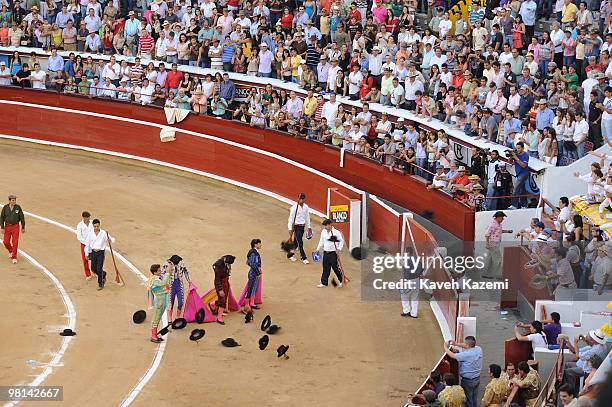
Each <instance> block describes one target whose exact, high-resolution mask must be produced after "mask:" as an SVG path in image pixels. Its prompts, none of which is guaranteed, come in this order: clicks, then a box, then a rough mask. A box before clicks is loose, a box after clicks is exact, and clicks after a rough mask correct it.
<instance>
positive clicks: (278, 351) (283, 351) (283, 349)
mask: <svg viewBox="0 0 612 407" xmlns="http://www.w3.org/2000/svg"><path fill="white" fill-rule="evenodd" d="M288 350H289V346H288V345H281V346H279V347H278V349H276V354H277V357H279V358H280V357H281V356H284V357H285V359H289V356H287V351H288Z"/></svg>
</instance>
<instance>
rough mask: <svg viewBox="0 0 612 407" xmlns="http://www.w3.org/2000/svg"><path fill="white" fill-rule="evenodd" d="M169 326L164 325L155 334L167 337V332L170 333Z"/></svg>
mask: <svg viewBox="0 0 612 407" xmlns="http://www.w3.org/2000/svg"><path fill="white" fill-rule="evenodd" d="M170 325H171V324H168V325H166V326H165V327H163V328H162V329H160V330H159V331H158V332H157V334H158V335H159V336H164V335H167V334H168V332H170Z"/></svg>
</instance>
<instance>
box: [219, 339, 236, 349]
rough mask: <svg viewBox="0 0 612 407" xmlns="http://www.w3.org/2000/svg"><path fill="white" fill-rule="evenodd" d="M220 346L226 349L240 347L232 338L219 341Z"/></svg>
mask: <svg viewBox="0 0 612 407" xmlns="http://www.w3.org/2000/svg"><path fill="white" fill-rule="evenodd" d="M221 345H223V346H225V347H226V348H235V347H236V346H240V344H239V343H238V342H236V341H235V340H234V338H225V339H224V340H222V341H221Z"/></svg>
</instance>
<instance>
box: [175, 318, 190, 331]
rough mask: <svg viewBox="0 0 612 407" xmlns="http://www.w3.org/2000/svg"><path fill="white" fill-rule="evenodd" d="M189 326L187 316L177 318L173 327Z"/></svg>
mask: <svg viewBox="0 0 612 407" xmlns="http://www.w3.org/2000/svg"><path fill="white" fill-rule="evenodd" d="M186 326H187V320H186V319H185V318H177V319H175V320H174V321H172V329H183V328H185V327H186Z"/></svg>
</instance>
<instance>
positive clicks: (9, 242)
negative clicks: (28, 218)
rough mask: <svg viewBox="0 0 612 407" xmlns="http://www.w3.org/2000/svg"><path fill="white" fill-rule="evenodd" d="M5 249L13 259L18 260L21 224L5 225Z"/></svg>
mask: <svg viewBox="0 0 612 407" xmlns="http://www.w3.org/2000/svg"><path fill="white" fill-rule="evenodd" d="M4 247H6V250H8V251H9V253H10V254H11V258H12V259H16V258H17V248H18V247H19V223H16V224H14V225H9V224H8V223H5V224H4Z"/></svg>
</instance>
